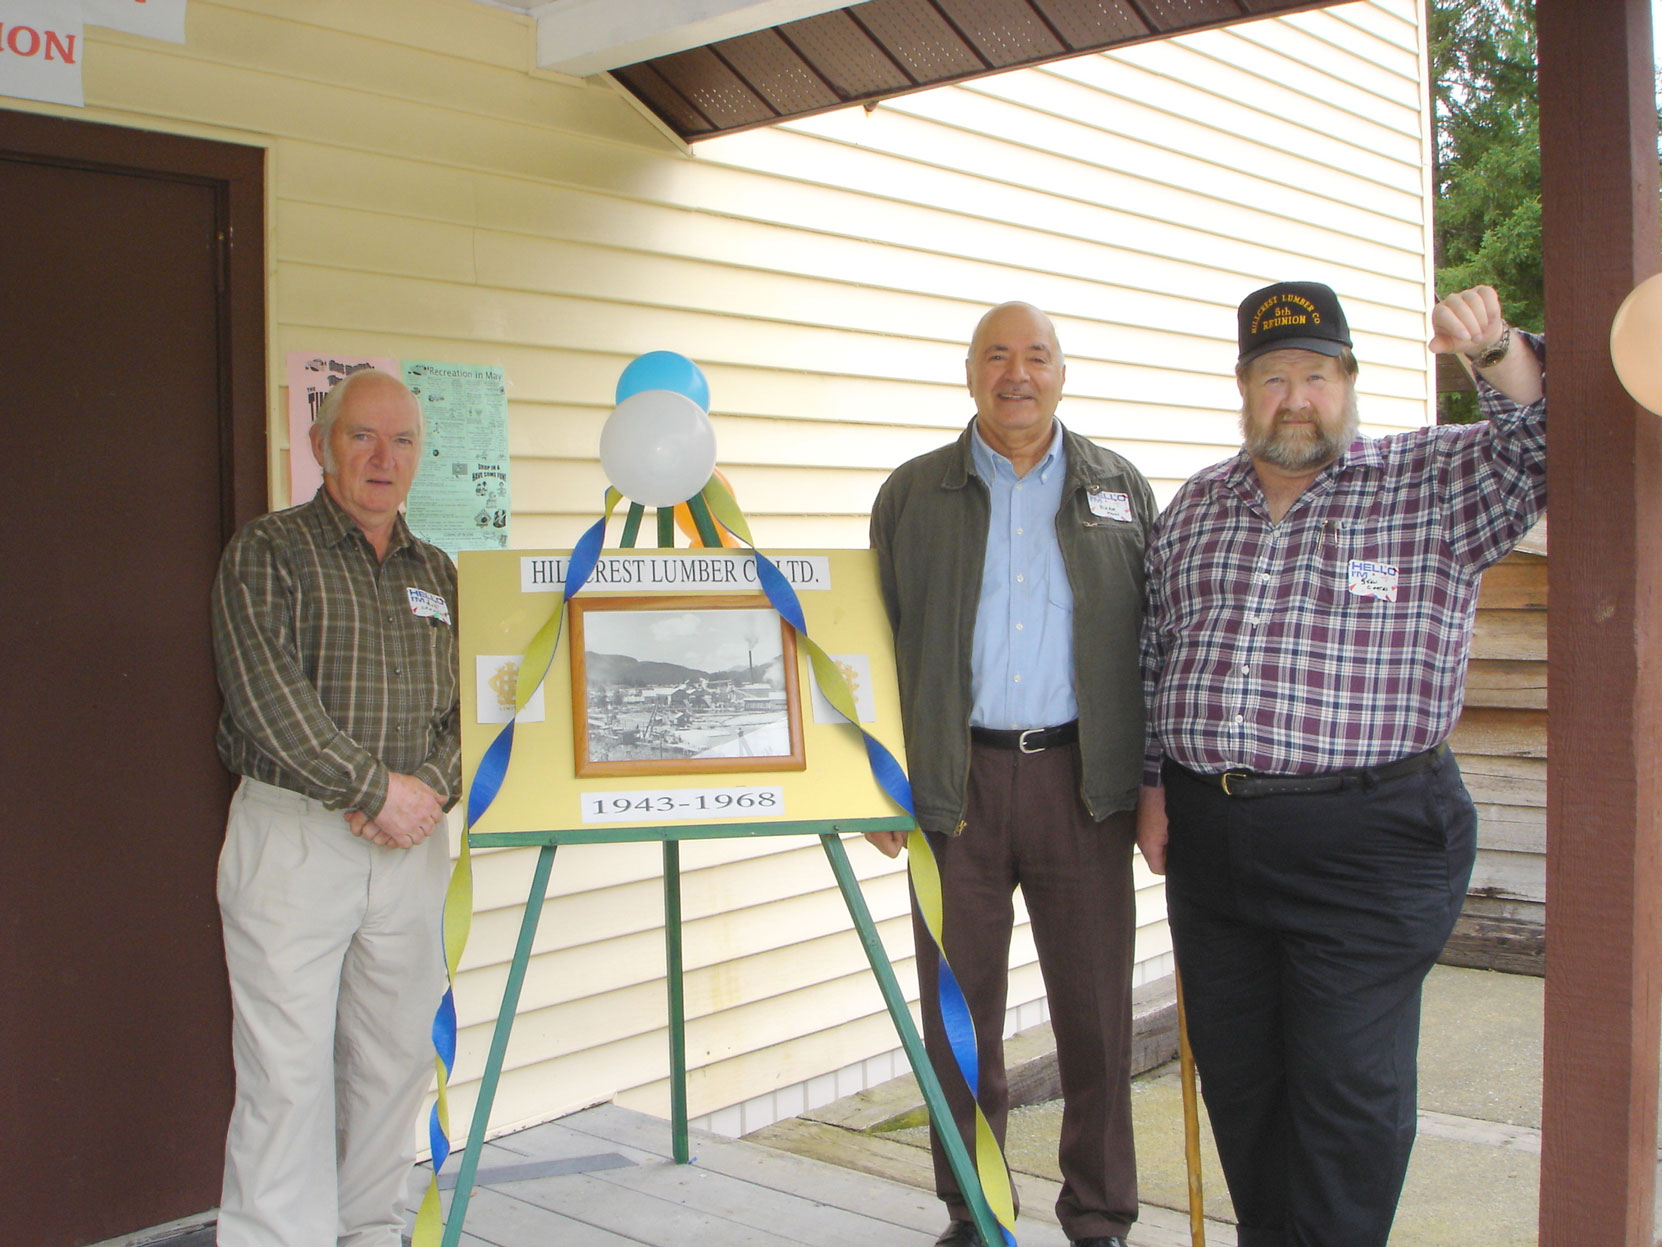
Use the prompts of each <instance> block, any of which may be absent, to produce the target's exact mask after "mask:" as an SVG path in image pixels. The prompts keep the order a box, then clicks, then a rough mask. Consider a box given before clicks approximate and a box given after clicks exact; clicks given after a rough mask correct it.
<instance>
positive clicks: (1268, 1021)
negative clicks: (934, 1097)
mask: <svg viewBox="0 0 1662 1247" xmlns="http://www.w3.org/2000/svg"><path fill="white" fill-rule="evenodd" d="M1238 327H1239V342H1240V359H1239V362H1238V364H1237V365H1236V382H1237V385H1238V387H1239V389H1240V393H1241V400H1242V402H1241V429H1242V434H1243V439H1244V442H1245V445H1244V447H1243V448H1242V450H1241V451H1240V452H1239V453H1238V454H1236V455H1235V456H1234V457H1233V458H1231V459H1228V460H1226V461H1224V462H1223V463H1220V464H1217V465H1215V466H1213V467H1210V468H1207V469H1206V470H1204V471H1202V472H1199V473H1197V474H1196V475H1195V476H1194V477H1192V478H1191V479H1190V480H1189V481H1188V483H1187V484H1185V485H1184V486H1183V487H1182V488H1181V489H1180V490H1179V491H1178V493H1177V496H1176V497H1175V498H1174V499H1173V500H1172V503H1171V506H1170V507H1169V508H1167V510H1166V512H1165V514H1164V515H1163V516H1162V517H1161V519H1160V522H1159V524H1158V526H1157V528H1156V530H1155V536H1154V537H1153V539H1152V540H1151V542H1150V544H1149V547H1148V590H1147V592H1148V603H1147V615H1146V621H1145V624H1144V629H1143V647H1142V648H1143V680H1144V689H1145V694H1146V697H1147V700H1148V710H1149V750H1148V757H1147V760H1146V764H1145V770H1144V784H1145V787H1144V789H1143V793H1142V802H1141V806H1140V809H1139V814H1138V843H1139V844H1140V846H1141V847H1142V850H1143V854H1144V856H1145V858H1146V859H1147V861H1148V864H1149V866H1150V867H1151V868H1152V869H1153V870H1155V871H1156V872H1160V873H1166V875H1167V883H1166V899H1167V906H1168V909H1169V913H1170V918H1171V928H1172V940H1173V945H1174V949H1175V952H1176V957H1177V967H1178V971H1179V973H1180V974H1181V976H1182V979H1183V986H1184V991H1185V995H1186V1004H1187V1013H1188V1025H1189V1036H1190V1040H1191V1043H1192V1045H1193V1048H1194V1053H1195V1060H1196V1064H1197V1066H1198V1068H1199V1071H1200V1075H1201V1081H1202V1086H1203V1091H1204V1094H1205V1097H1206V1107H1207V1111H1208V1113H1209V1115H1210V1117H1211V1121H1212V1127H1213V1132H1214V1134H1215V1135H1216V1138H1217V1144H1218V1153H1219V1155H1220V1157H1221V1159H1222V1161H1223V1167H1224V1174H1225V1177H1226V1178H1227V1179H1228V1182H1229V1191H1230V1195H1231V1197H1232V1199H1233V1201H1234V1204H1235V1212H1236V1215H1237V1218H1238V1220H1239V1241H1240V1244H1241V1247H1380V1245H1382V1244H1384V1243H1385V1241H1386V1239H1387V1237H1388V1236H1389V1234H1390V1229H1391V1221H1392V1218H1393V1216H1394V1214H1395V1212H1396V1204H1397V1198H1398V1196H1399V1195H1400V1194H1401V1190H1402V1182H1403V1177H1404V1175H1405V1173H1406V1171H1407V1166H1408V1154H1409V1151H1410V1149H1411V1148H1412V1147H1413V1142H1414V1128H1415V1065H1416V1057H1417V1049H1418V1044H1419V1011H1420V988H1421V985H1422V983H1423V982H1424V980H1425V976H1426V973H1427V972H1428V971H1429V970H1430V968H1431V965H1432V963H1433V962H1434V961H1435V959H1436V957H1437V954H1438V953H1439V952H1440V951H1441V949H1442V946H1443V942H1444V941H1445V940H1446V939H1447V938H1448V934H1449V931H1450V930H1451V929H1452V927H1453V924H1454V920H1455V918H1456V916H1457V915H1458V914H1459V912H1460V906H1461V903H1462V902H1463V900H1464V899H1465V894H1466V886H1467V883H1468V881H1469V880H1470V877H1471V869H1472V861H1473V857H1474V855H1475V852H1476V814H1475V811H1474V809H1473V806H1472V802H1471V798H1470V797H1469V796H1468V795H1467V793H1466V789H1465V785H1464V784H1463V783H1462V782H1461V779H1460V770H1459V767H1458V766H1457V765H1456V764H1455V761H1454V758H1453V757H1452V756H1451V755H1450V753H1449V751H1448V747H1447V746H1446V745H1445V744H1444V741H1445V740H1446V738H1447V736H1448V733H1449V731H1450V729H1451V728H1452V727H1453V726H1454V722H1455V719H1456V718H1457V717H1458V715H1459V713H1460V706H1461V699H1462V694H1463V690H1464V683H1465V669H1466V655H1467V651H1468V649H1469V647H1470V643H1471V631H1472V619H1473V613H1474V611H1475V609H1476V603H1477V590H1478V584H1479V581H1480V578H1481V575H1482V572H1483V570H1484V569H1485V568H1486V567H1489V566H1490V565H1491V564H1493V563H1495V562H1496V561H1497V560H1499V559H1500V558H1501V557H1503V556H1504V555H1505V554H1506V553H1507V552H1508V551H1509V550H1511V549H1512V547H1513V546H1514V545H1515V544H1516V543H1517V541H1518V539H1519V538H1520V537H1522V536H1523V534H1524V532H1525V531H1526V530H1527V529H1528V528H1529V527H1530V526H1531V525H1532V524H1533V523H1534V522H1535V521H1536V520H1537V519H1538V518H1539V517H1540V516H1541V513H1542V511H1543V509H1544V508H1545V506H1546V401H1545V397H1544V394H1543V383H1544V366H1545V365H1544V361H1545V348H1544V345H1543V343H1542V341H1541V339H1540V338H1538V337H1535V336H1534V335H1531V334H1526V333H1522V332H1521V331H1518V330H1514V329H1513V328H1511V327H1510V326H1508V325H1507V324H1506V322H1505V320H1504V319H1503V318H1502V316H1501V309H1500V304H1499V301H1498V299H1497V298H1496V296H1495V292H1494V291H1493V290H1491V289H1489V288H1488V287H1478V288H1476V289H1473V290H1467V291H1462V292H1461V293H1459V294H1456V295H1452V296H1450V297H1449V298H1447V299H1445V300H1443V301H1442V302H1441V303H1439V304H1438V305H1437V307H1436V309H1435V310H1434V311H1433V313H1432V328H1433V330H1434V336H1433V337H1432V339H1431V344H1430V345H1431V349H1432V350H1433V351H1436V352H1455V353H1458V354H1460V355H1463V356H1464V357H1465V358H1466V359H1467V360H1468V361H1469V362H1470V363H1471V365H1472V366H1473V369H1474V370H1475V372H1476V374H1477V376H1478V378H1479V386H1478V389H1479V401H1480V404H1481V407H1482V410H1483V414H1484V415H1485V416H1486V417H1487V419H1486V420H1485V421H1483V422H1480V423H1477V424H1473V425H1463V426H1443V427H1435V428H1421V429H1415V430H1413V431H1411V432H1407V433H1399V434H1395V435H1393V436H1390V437H1384V438H1379V439H1373V438H1362V437H1358V436H1357V405H1356V385H1355V383H1356V373H1357V363H1356V357H1355V356H1354V355H1353V354H1352V353H1351V339H1350V332H1349V329H1348V326H1347V323H1346V320H1345V314H1344V309H1343V308H1342V307H1341V306H1340V305H1339V301H1338V298H1337V297H1336V296H1335V295H1334V293H1333V291H1332V290H1330V289H1329V288H1328V287H1326V286H1324V285H1321V284H1320V283H1317V282H1281V283H1277V284H1276V285H1273V286H1268V287H1265V288H1264V289H1262V290H1259V291H1256V292H1254V293H1253V294H1251V295H1249V296H1248V297H1247V299H1246V301H1245V302H1243V303H1242V304H1241V306H1240V310H1239V326H1238Z"/></svg>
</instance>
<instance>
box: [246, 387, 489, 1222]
mask: <svg viewBox="0 0 1662 1247" xmlns="http://www.w3.org/2000/svg"><path fill="white" fill-rule="evenodd" d="M421 438H422V424H421V409H420V407H419V406H418V404H417V403H416V399H415V396H414V395H412V394H411V393H410V391H409V390H408V389H406V388H405V387H404V384H403V383H402V382H401V381H399V380H398V378H396V377H393V376H390V375H388V374H386V373H383V372H376V371H365V372H360V373H354V374H353V375H352V376H350V377H348V378H347V379H346V380H344V381H342V382H341V383H340V384H339V385H337V386H336V387H335V388H334V389H333V390H331V391H330V392H329V394H328V396H327V397H326V398H325V400H324V403H323V407H322V410H321V411H320V412H319V415H318V420H317V423H316V424H315V425H314V426H313V428H312V450H313V453H314V454H316V456H317V458H318V461H319V462H320V463H321V464H322V465H323V487H322V488H321V489H319V490H318V492H317V496H316V497H314V498H313V499H312V500H311V501H310V502H308V503H305V504H304V505H302V506H298V507H294V508H291V509H290V510H287V511H278V512H276V513H274V514H271V515H267V516H263V517H261V518H260V519H257V520H255V521H253V522H252V523H251V524H248V525H247V526H246V527H244V528H243V529H242V531H241V532H239V533H238V534H237V535H236V536H235V537H234V538H232V540H231V544H230V545H229V546H228V547H227V548H226V550H225V554H224V557H223V558H222V559H221V561H220V566H219V576H218V578H217V579H216V580H215V582H214V595H213V624H214V657H215V661H216V665H217V667H218V672H219V684H220V688H221V690H222V691H223V693H224V695H225V709H224V713H223V714H222V715H221V717H220V723H219V752H220V756H221V758H223V759H224V761H225V765H226V766H227V767H228V768H229V769H230V770H232V771H234V772H235V773H237V774H239V775H241V776H242V777H243V779H242V783H241V784H240V785H239V786H238V788H237V792H236V796H235V797H234V798H233V799H232V803H231V812H230V816H229V818H228V819H227V822H226V829H225V848H224V851H223V852H222V853H221V855H220V859H219V906H220V915H221V918H222V921H223V925H224V930H225V960H226V965H227V967H228V969H229V971H230V978H231V1003H232V1031H231V1045H232V1056H233V1058H234V1061H235V1064H236V1072H237V1096H236V1104H235V1107H234V1108H233V1109H232V1113H231V1126H230V1132H229V1135H228V1137H227V1140H226V1145H225V1186H224V1192H223V1194H222V1197H221V1200H220V1213H219V1233H218V1241H219V1243H220V1247H317V1245H318V1244H321V1243H337V1242H338V1243H339V1244H340V1247H398V1243H399V1235H400V1231H401V1230H402V1228H403V1213H404V1185H405V1181H406V1179H407V1178H408V1176H409V1172H410V1165H411V1163H412V1161H413V1160H414V1135H415V1131H414V1127H415V1121H416V1115H417V1113H418V1112H419V1110H420V1107H421V1097H422V1094H423V1093H424V1092H425V1091H426V1089H427V1085H428V1081H429V1079H430V1078H431V1077H432V1073H433V1049H432V1042H431V1040H430V1038H429V1035H430V1034H431V1027H432V1019H433V1010H434V1008H435V1007H436V1006H437V1004H438V1001H439V995H440V991H441V988H442V984H443V962H442V956H441V953H440V948H439V930H438V926H439V913H440V907H441V905H442V903H443V893H444V881H445V876H446V871H447V867H448V865H449V853H448V847H449V846H448V843H447V838H446V837H445V836H444V835H443V834H442V832H441V834H436V835H435V834H434V833H435V832H440V830H441V828H442V826H443V817H444V811H445V809H446V808H448V807H449V806H450V805H451V804H452V803H453V802H454V801H455V799H456V795H457V793H458V792H459V791H460V788H461V768H460V738H459V735H458V713H457V682H456V633H455V617H454V613H453V612H454V610H455V603H456V569H455V567H454V566H453V565H452V564H451V562H450V559H449V558H448V557H447V556H446V555H445V553H444V552H443V551H442V550H439V549H437V548H435V547H433V546H430V545H428V544H427V543H426V542H424V541H420V540H418V539H417V538H415V537H414V536H413V535H412V534H411V533H410V530H409V528H408V526H407V525H406V524H405V523H404V518H403V516H402V515H400V514H399V508H400V506H401V505H402V504H403V502H404V499H405V497H406V496H407V495H408V494H409V492H410V482H411V480H412V479H413V478H414V476H415V472H416V467H417V465H418V464H419V462H420V452H421Z"/></svg>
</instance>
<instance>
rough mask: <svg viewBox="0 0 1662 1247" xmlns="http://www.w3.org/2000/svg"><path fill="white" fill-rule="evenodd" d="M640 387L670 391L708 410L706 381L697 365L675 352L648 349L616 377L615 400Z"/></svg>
mask: <svg viewBox="0 0 1662 1247" xmlns="http://www.w3.org/2000/svg"><path fill="white" fill-rule="evenodd" d="M642 390H670V391H672V392H673V393H676V394H684V395H686V396H687V397H688V398H690V399H692V401H693V402H695V403H697V404H698V405H699V406H700V407H702V408H704V410H705V411H709V410H710V383H709V382H708V381H706V380H705V379H704V374H703V373H702V372H700V371H699V370H698V365H697V364H695V363H693V362H692V360H690V359H688V358H687V357H686V356H685V355H682V354H680V353H679V352H676V351H648V352H647V353H646V354H645V355H642V356H640V357H639V358H637V359H635V360H634V361H633V362H631V363H630V365H629V366H628V367H627V368H625V369H624V370H623V375H622V376H620V377H618V379H617V398H616V400H615V401H616V402H619V403H621V402H622V401H623V400H624V399H626V398H628V397H629V396H630V395H632V394H639V393H640V392H641V391H642Z"/></svg>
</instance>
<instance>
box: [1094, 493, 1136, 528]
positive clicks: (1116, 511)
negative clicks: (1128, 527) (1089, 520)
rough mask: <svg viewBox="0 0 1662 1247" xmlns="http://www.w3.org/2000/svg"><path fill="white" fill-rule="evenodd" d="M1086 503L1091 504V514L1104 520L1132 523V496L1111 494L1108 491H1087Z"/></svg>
mask: <svg viewBox="0 0 1662 1247" xmlns="http://www.w3.org/2000/svg"><path fill="white" fill-rule="evenodd" d="M1085 501H1086V502H1088V503H1089V504H1090V507H1091V514H1092V515H1094V516H1097V517H1098V518H1099V519H1104V520H1118V521H1119V522H1120V523H1121V524H1129V523H1131V495H1130V494H1116V493H1110V492H1109V491H1108V490H1106V489H1088V490H1086V491H1085Z"/></svg>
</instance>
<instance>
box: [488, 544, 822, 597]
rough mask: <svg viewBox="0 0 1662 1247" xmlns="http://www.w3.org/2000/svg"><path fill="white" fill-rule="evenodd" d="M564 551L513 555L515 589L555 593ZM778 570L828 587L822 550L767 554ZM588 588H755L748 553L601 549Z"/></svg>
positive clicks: (562, 577) (562, 578) (800, 582)
mask: <svg viewBox="0 0 1662 1247" xmlns="http://www.w3.org/2000/svg"><path fill="white" fill-rule="evenodd" d="M570 564H571V560H570V559H569V558H566V557H565V556H563V555H562V556H559V557H555V558H549V557H546V556H536V555H527V556H526V557H525V558H522V559H521V560H520V561H519V589H520V592H521V593H560V592H563V591H564V589H565V587H566V568H567V567H568V566H570ZM773 564H774V566H775V567H777V568H778V569H779V571H780V574H781V575H783V576H784V577H785V579H786V580H787V581H788V582H789V583H790V584H791V585H792V587H794V588H796V589H798V590H803V589H829V588H830V587H831V560H829V559H827V558H826V557H825V556H824V555H823V554H810V555H790V556H787V557H783V558H777V559H774V560H773ZM583 588H584V590H585V591H588V590H594V589H598V590H606V589H617V590H622V591H626V592H629V593H760V592H761V591H762V582H761V581H760V580H759V579H757V576H756V556H755V555H754V554H715V553H711V554H685V555H675V554H606V555H602V556H601V557H600V558H599V560H597V561H596V563H595V565H594V571H593V572H592V573H590V575H589V578H588V580H587V582H585V584H584V586H583Z"/></svg>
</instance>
